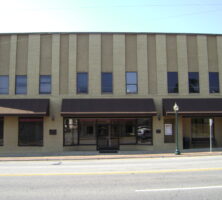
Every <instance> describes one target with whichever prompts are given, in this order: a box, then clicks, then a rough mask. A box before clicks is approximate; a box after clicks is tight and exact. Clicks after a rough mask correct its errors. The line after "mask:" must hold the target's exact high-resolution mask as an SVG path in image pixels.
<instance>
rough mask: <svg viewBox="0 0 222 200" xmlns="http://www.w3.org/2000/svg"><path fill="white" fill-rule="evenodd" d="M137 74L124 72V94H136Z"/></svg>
mask: <svg viewBox="0 0 222 200" xmlns="http://www.w3.org/2000/svg"><path fill="white" fill-rule="evenodd" d="M137 91H138V87H137V72H126V93H127V94H133V93H137Z"/></svg>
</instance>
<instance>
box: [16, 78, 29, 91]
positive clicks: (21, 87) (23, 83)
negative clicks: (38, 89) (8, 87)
mask: <svg viewBox="0 0 222 200" xmlns="http://www.w3.org/2000/svg"><path fill="white" fill-rule="evenodd" d="M15 93H16V94H27V76H26V75H17V76H16V80H15Z"/></svg>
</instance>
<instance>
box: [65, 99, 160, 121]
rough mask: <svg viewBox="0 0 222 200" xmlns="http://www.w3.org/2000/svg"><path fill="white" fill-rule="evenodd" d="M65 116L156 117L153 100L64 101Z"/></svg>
mask: <svg viewBox="0 0 222 200" xmlns="http://www.w3.org/2000/svg"><path fill="white" fill-rule="evenodd" d="M61 115H63V116H74V117H140V116H141V117H145V116H149V115H156V109H155V106H154V102H153V99H63V101H62V111H61Z"/></svg>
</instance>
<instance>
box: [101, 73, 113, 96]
mask: <svg viewBox="0 0 222 200" xmlns="http://www.w3.org/2000/svg"><path fill="white" fill-rule="evenodd" d="M101 88H102V93H112V92H113V74H112V73H108V72H103V73H102V80H101Z"/></svg>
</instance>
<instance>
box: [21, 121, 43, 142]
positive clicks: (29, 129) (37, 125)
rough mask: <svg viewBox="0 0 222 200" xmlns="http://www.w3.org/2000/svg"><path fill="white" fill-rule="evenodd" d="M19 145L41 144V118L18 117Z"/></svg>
mask: <svg viewBox="0 0 222 200" xmlns="http://www.w3.org/2000/svg"><path fill="white" fill-rule="evenodd" d="M18 144H19V145H20V146H42V145H43V118H19V140H18Z"/></svg>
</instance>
